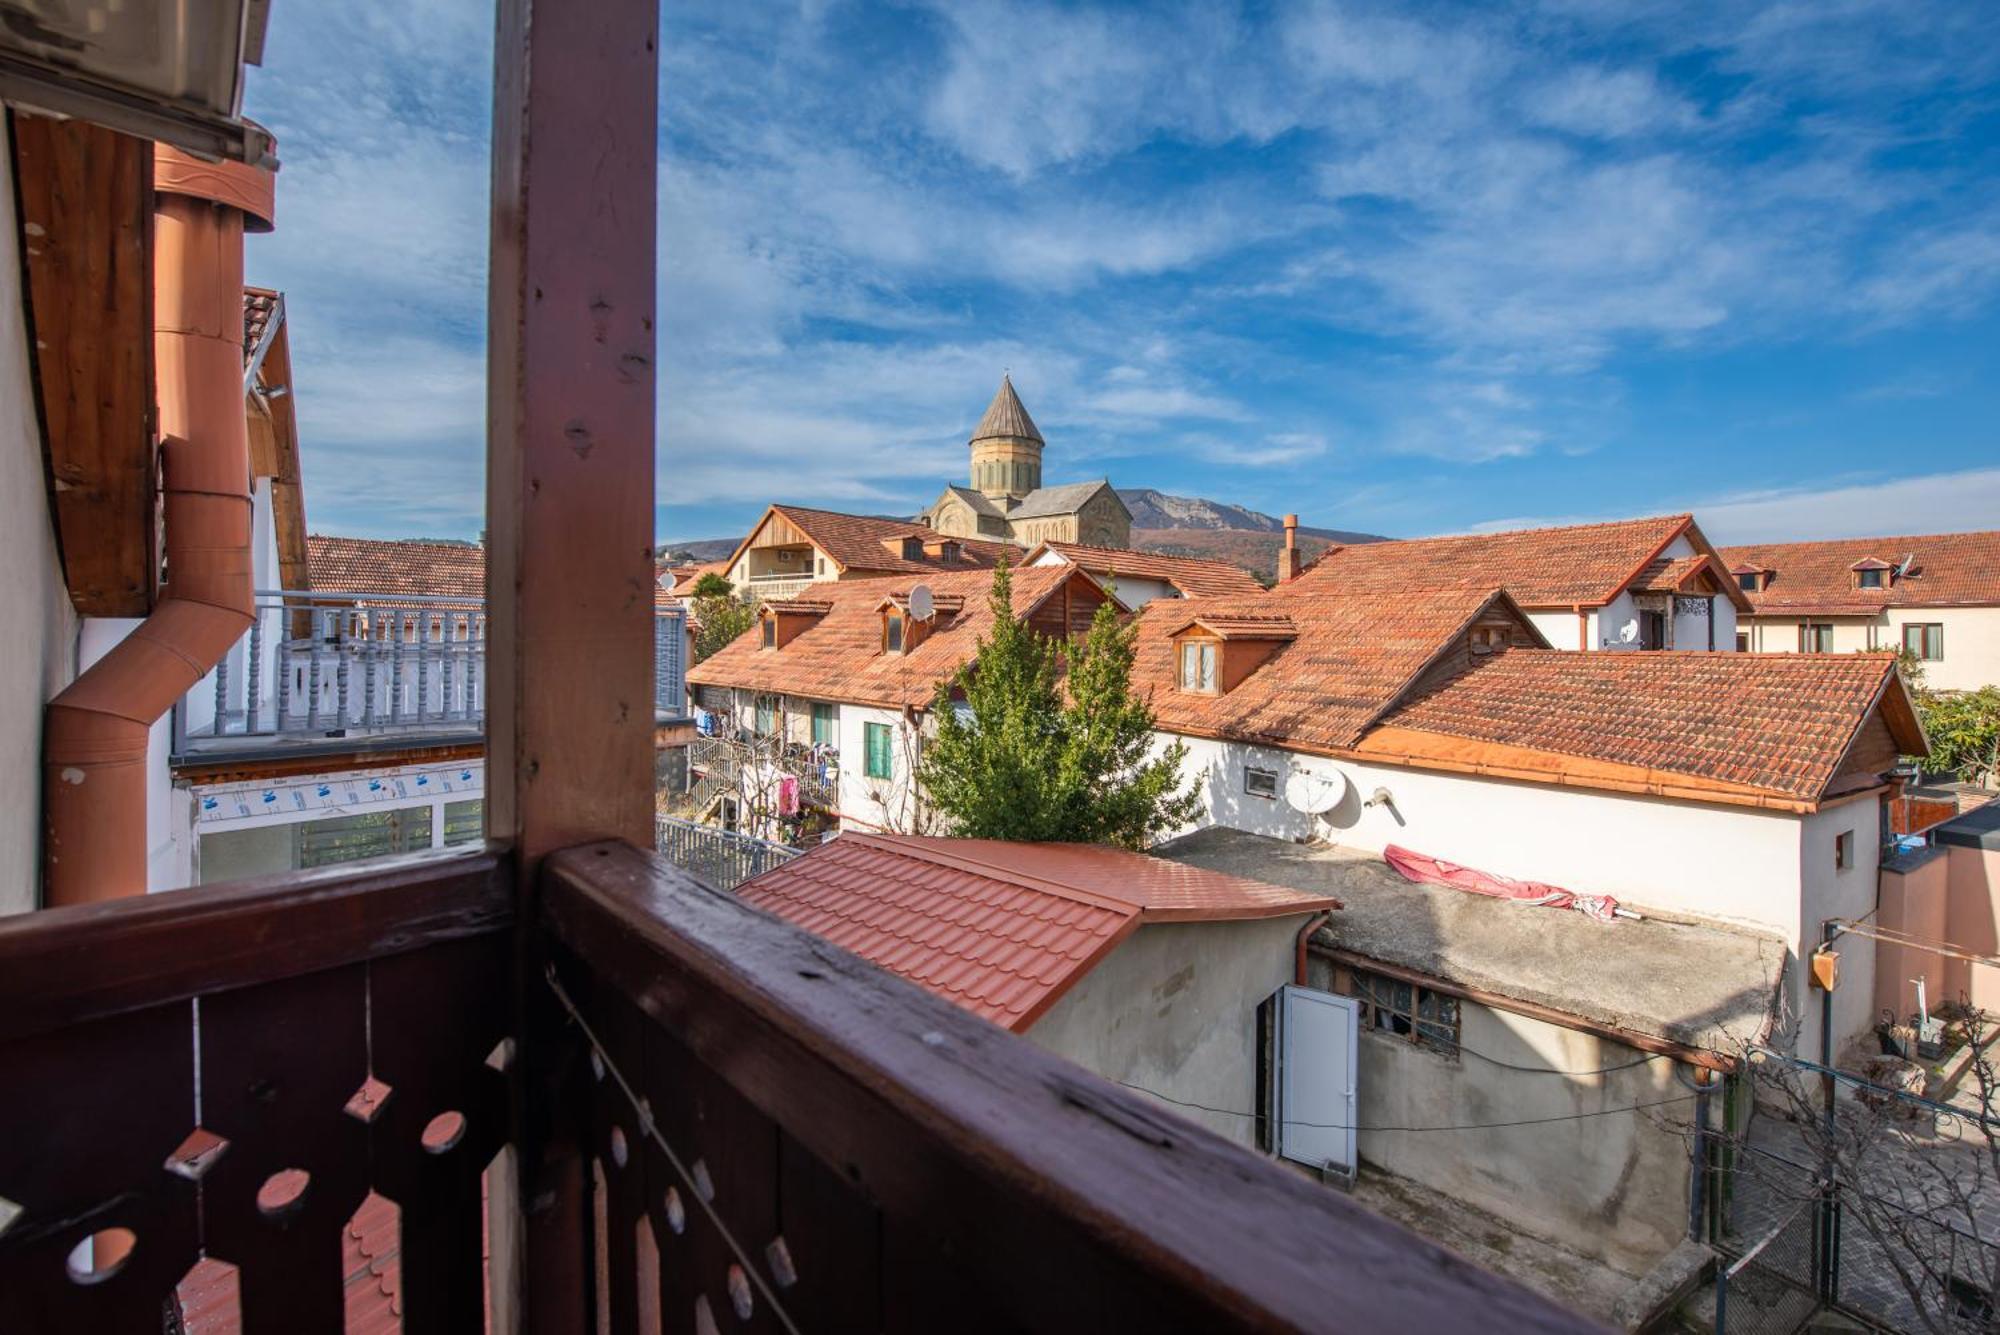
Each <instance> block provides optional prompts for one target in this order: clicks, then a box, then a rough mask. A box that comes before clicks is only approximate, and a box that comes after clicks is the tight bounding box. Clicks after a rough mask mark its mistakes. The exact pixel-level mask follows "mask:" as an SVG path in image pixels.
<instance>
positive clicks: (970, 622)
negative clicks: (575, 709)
mask: <svg viewBox="0 0 2000 1335" xmlns="http://www.w3.org/2000/svg"><path fill="white" fill-rule="evenodd" d="M1067 580H1078V581H1082V582H1084V583H1086V584H1089V583H1090V576H1089V575H1088V574H1086V573H1084V572H1082V571H1079V570H1075V569H1072V568H1070V567H1067V566H1041V567H1034V566H1030V567H1025V568H1023V569H1020V570H1016V571H1014V572H1013V585H1014V612H1015V615H1016V616H1026V615H1028V614H1029V612H1030V611H1031V610H1032V609H1033V608H1035V607H1036V606H1037V605H1039V604H1040V603H1042V602H1043V601H1044V600H1045V599H1047V598H1048V597H1050V596H1051V595H1053V594H1056V593H1058V592H1059V591H1060V590H1061V588H1062V586H1063V583H1064V582H1065V581H1067ZM918 583H922V584H925V585H927V586H929V588H930V589H931V591H932V592H933V593H936V594H940V595H945V596H946V597H957V598H960V599H962V600H963V602H962V605H961V607H960V609H959V610H958V611H957V612H955V613H951V614H949V615H948V614H946V613H945V612H944V611H942V610H941V611H940V612H939V613H938V616H937V619H936V621H935V622H934V623H933V626H932V629H931V631H930V633H929V634H928V635H926V636H925V637H924V640H923V642H922V643H920V644H918V645H917V646H916V647H915V648H914V649H911V650H910V651H909V652H908V653H901V654H889V653H884V652H882V613H881V612H880V611H879V610H878V609H879V607H880V606H881V603H882V601H883V599H884V598H887V597H890V596H891V595H896V596H901V597H907V596H908V595H909V591H910V588H911V586H912V585H914V584H918ZM992 587H993V574H992V572H991V571H986V570H969V571H960V572H957V573H953V574H932V575H926V576H925V577H924V578H923V579H921V580H917V579H913V578H911V577H909V576H903V577H901V578H897V579H863V580H826V581H822V582H820V583H818V584H815V585H813V586H812V591H811V594H810V597H811V599H812V601H814V602H821V601H824V602H825V603H826V604H827V605H828V610H827V612H826V615H824V616H822V617H820V618H819V619H818V620H817V621H815V622H814V623H813V624H812V625H810V626H808V627H806V628H805V629H803V630H801V631H799V633H798V634H797V635H795V636H794V637H793V638H792V640H791V642H790V643H789V644H787V645H785V647H784V648H782V649H765V648H763V647H762V645H761V643H760V641H759V639H758V637H757V636H755V635H741V636H738V637H737V638H736V639H735V640H734V641H732V642H731V643H730V644H728V645H727V646H725V647H724V648H722V649H720V650H717V651H716V652H715V653H714V654H712V655H710V656H709V657H708V658H707V659H705V660H703V661H702V662H701V663H699V664H697V665H696V666H695V667H694V668H693V669H692V670H691V671H689V673H688V682H689V683H690V684H691V685H695V686H732V687H736V688H739V689H742V690H754V691H768V692H773V693H777V694H783V695H795V696H803V697H806V698H809V699H814V700H834V701H842V702H846V703H851V704H872V705H888V706H901V705H915V706H924V705H928V704H929V703H930V702H931V696H932V691H933V688H934V687H935V686H936V685H937V683H938V682H939V681H941V680H943V679H944V678H946V677H949V676H950V675H951V674H952V673H953V672H956V671H957V670H958V668H959V667H960V666H961V665H962V664H964V663H967V662H969V661H971V659H972V656H973V654H975V653H976V652H978V648H979V639H980V636H982V635H984V634H985V633H986V631H987V630H988V629H989V628H990V627H991V626H992V623H993V613H992V608H991V607H990V606H989V605H988V602H987V597H988V594H989V593H990V592H991V590H992ZM1091 587H1092V589H1093V590H1094V589H1095V587H1096V586H1095V585H1091ZM1174 605H1175V606H1180V604H1179V603H1175V604H1174Z"/></svg>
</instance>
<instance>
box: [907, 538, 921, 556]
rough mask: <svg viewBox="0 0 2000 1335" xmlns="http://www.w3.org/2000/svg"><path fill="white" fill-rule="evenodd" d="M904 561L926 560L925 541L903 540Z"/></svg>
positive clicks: (917, 539)
mask: <svg viewBox="0 0 2000 1335" xmlns="http://www.w3.org/2000/svg"><path fill="white" fill-rule="evenodd" d="M903 559H904V560H905V561H921V560H923V559H924V540H923V539H922V538H904V539H903Z"/></svg>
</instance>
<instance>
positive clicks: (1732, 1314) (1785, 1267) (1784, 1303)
mask: <svg viewBox="0 0 2000 1335" xmlns="http://www.w3.org/2000/svg"><path fill="white" fill-rule="evenodd" d="M1818 1210H1819V1207H1818V1205H1817V1204H1816V1203H1814V1202H1811V1201H1802V1202H1800V1203H1799V1204H1798V1205H1796V1206H1794V1207H1793V1209H1792V1211H1791V1212H1790V1213H1789V1214H1787V1215H1786V1216H1785V1217H1784V1218H1782V1219H1780V1220H1779V1221H1778V1222H1777V1223H1776V1224H1775V1225H1773V1226H1772V1227H1771V1228H1769V1229H1767V1230H1766V1231H1765V1232H1764V1234H1763V1235H1762V1236H1761V1237H1758V1238H1756V1239H1754V1240H1753V1241H1752V1242H1751V1244H1750V1245H1749V1246H1748V1247H1746V1248H1744V1249H1743V1250H1742V1251H1741V1252H1740V1253H1736V1254H1733V1255H1732V1252H1731V1250H1730V1249H1729V1248H1727V1247H1724V1248H1723V1249H1722V1262H1721V1264H1720V1265H1718V1266H1717V1268H1716V1272H1715V1329H1716V1331H1717V1335H1722V1332H1728V1333H1729V1335H1793V1332H1795V1331H1798V1330H1802V1329H1804V1328H1805V1324H1806V1322H1808V1321H1809V1320H1811V1319H1812V1317H1813V1316H1814V1315H1815V1314H1816V1313H1817V1312H1818V1311H1819V1308H1820V1302H1819V1294H1818V1291H1817V1285H1816V1283H1815V1271H1816V1269H1817V1266H1818V1258H1817V1255H1816V1252H1815V1243H1816V1238H1815V1231H1816V1230H1815V1216H1816V1214H1817V1213H1818Z"/></svg>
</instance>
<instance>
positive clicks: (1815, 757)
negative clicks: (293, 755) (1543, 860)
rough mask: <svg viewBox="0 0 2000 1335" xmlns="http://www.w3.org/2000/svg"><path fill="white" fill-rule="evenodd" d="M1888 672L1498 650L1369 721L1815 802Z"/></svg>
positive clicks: (1836, 665) (1835, 665) (1736, 659)
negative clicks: (1382, 715) (1632, 767)
mask: <svg viewBox="0 0 2000 1335" xmlns="http://www.w3.org/2000/svg"><path fill="white" fill-rule="evenodd" d="M1894 677H1895V664H1894V660H1893V659H1891V658H1890V657H1889V656H1888V655H1887V654H1714V653H1699V652H1693V651H1685V652H1637V651H1634V652H1626V653H1616V652H1606V653H1591V654H1579V653H1567V652H1563V651H1561V650H1553V649H1509V650H1507V651H1506V652H1505V653H1500V654H1495V655H1493V656H1491V657H1490V658H1486V659H1482V660H1478V661H1475V662H1474V663H1473V664H1472V665H1471V666H1470V668H1469V669H1468V670H1467V671H1465V672H1463V673H1461V674H1459V675H1458V676H1455V677H1453V678H1451V679H1450V680H1448V681H1446V682H1445V683H1444V684H1443V685H1441V686H1439V687H1438V688H1436V689H1435V690H1432V691H1430V692H1429V693H1427V694H1425V695H1423V696H1421V697H1420V698H1417V699H1414V700H1411V701H1410V702H1408V703H1406V704H1404V705H1402V706H1400V707H1399V708H1397V709H1395V710H1394V711H1392V712H1391V713H1390V714H1389V715H1388V716H1387V717H1385V718H1384V719H1383V720H1382V724H1381V726H1382V727H1383V728H1404V729H1414V730H1417V731H1420V732H1427V733H1436V734H1441V735H1444V736H1449V737H1460V738H1469V739H1473V740H1477V741H1485V742H1495V743H1500V744H1503V745H1506V746H1512V747H1524V748H1529V749H1532V750H1539V751H1547V752H1556V753H1560V754H1561V755H1564V756H1575V757H1581V758H1584V759H1586V760H1596V761H1604V762H1607V763H1610V764H1617V765H1629V766H1636V767H1639V768H1642V769H1649V770H1660V771H1665V772H1668V773H1673V774H1683V775H1690V776H1693V777H1695V778H1698V779H1704V780H1711V781H1714V782H1719V783H1726V784H1740V785H1743V786H1745V787H1748V788H1754V789H1758V790H1761V791H1765V792H1770V793H1776V794H1781V795H1783V796H1787V797H1792V798H1798V799H1803V800H1815V799H1817V798H1818V797H1819V796H1820V795H1821V793H1822V792H1823V791H1824V789H1825V788H1826V786H1827V784H1828V782H1829V781H1830V780H1831V779H1832V778H1833V776H1834V773H1835V771H1836V769H1837V768H1838V767H1839V764H1840V761H1841V758H1842V757H1843V756H1844V755H1845V754H1846V751H1847V747H1848V744H1849V742H1850V741H1852V740H1853V738H1854V736H1855V734H1856V733H1857V732H1858V731H1859V729H1860V728H1861V726H1862V724H1863V723H1864V722H1866V721H1867V718H1868V715H1869V712H1870V710H1871V708H1872V707H1873V705H1874V703H1875V701H1876V700H1877V699H1878V697H1880V696H1881V694H1882V692H1883V691H1884V690H1885V689H1887V688H1888V687H1889V686H1890V684H1891V683H1892V681H1893V680H1894ZM1362 749H1363V750H1364V751H1365V750H1366V749H1367V746H1366V745H1365V744H1364V746H1363V748H1362Z"/></svg>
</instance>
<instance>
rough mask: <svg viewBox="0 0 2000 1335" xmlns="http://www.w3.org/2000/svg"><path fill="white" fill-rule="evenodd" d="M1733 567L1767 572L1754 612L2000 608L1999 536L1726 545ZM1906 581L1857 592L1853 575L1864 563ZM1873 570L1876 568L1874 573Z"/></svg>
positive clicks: (1943, 535)
mask: <svg viewBox="0 0 2000 1335" xmlns="http://www.w3.org/2000/svg"><path fill="white" fill-rule="evenodd" d="M1722 557H1723V559H1724V560H1725V561H1727V562H1728V563H1729V565H1730V567H1731V568H1732V569H1738V568H1741V569H1743V570H1745V571H1749V570H1768V571H1770V572H1771V576H1770V578H1769V579H1768V580H1767V581H1766V582H1765V587H1764V588H1763V589H1761V590H1757V591H1754V592H1751V593H1749V594H1748V595H1747V596H1748V597H1749V599H1750V604H1751V606H1752V607H1753V608H1754V609H1755V610H1756V612H1757V613H1759V614H1762V615H1766V616H1770V615H1783V614H1785V613H1797V612H1822V611H1823V612H1846V613H1850V614H1860V615H1872V614H1873V613H1875V612H1879V611H1880V610H1881V609H1883V608H1884V607H1991V606H2000V530H1987V531H1985V532H1980V533H1932V534H1927V535H1923V536H1918V537H1900V538H1846V539H1842V540H1840V541H1836V542H1776V543H1762V544H1757V545H1752V546H1742V547H1724V548H1723V549H1722ZM1911 557H1914V558H1915V560H1914V561H1913V562H1912V563H1911V567H1910V571H1909V573H1908V574H1907V575H1901V576H1896V577H1895V578H1893V579H1892V580H1891V581H1890V584H1889V587H1888V588H1886V589H1857V588H1855V587H1854V573H1853V572H1854V569H1855V566H1856V565H1857V563H1860V562H1863V561H1866V560H1868V559H1870V558H1873V559H1874V560H1877V561H1881V562H1885V563H1887V564H1889V565H1892V566H1901V565H1902V564H1903V562H1904V561H1905V560H1906V559H1908V558H1911ZM1878 568H1879V567H1878Z"/></svg>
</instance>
